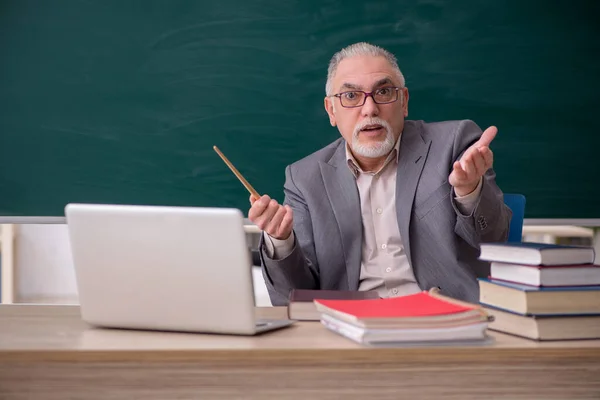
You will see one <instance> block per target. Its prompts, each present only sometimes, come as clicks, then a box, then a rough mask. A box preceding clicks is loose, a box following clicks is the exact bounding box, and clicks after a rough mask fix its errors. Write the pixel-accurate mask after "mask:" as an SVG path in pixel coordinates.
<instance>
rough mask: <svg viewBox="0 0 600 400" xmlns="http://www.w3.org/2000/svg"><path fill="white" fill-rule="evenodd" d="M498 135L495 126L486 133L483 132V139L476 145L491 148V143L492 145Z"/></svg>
mask: <svg viewBox="0 0 600 400" xmlns="http://www.w3.org/2000/svg"><path fill="white" fill-rule="evenodd" d="M497 133H498V128H496V127H495V126H490V127H489V128H487V129H486V130H485V131H483V133H482V134H481V137H480V138H479V140H478V141H477V142H476V143H475V145H476V146H477V147H484V146H486V147H487V146H489V145H490V143H492V140H494V138H495V137H496V134H497Z"/></svg>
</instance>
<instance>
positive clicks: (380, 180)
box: [264, 138, 482, 297]
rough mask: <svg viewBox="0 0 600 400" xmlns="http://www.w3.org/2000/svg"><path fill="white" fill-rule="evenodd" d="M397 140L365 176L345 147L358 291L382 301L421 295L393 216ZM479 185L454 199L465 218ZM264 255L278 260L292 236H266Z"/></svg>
mask: <svg viewBox="0 0 600 400" xmlns="http://www.w3.org/2000/svg"><path fill="white" fill-rule="evenodd" d="M399 154H400V138H398V141H397V142H396V145H395V146H394V149H393V150H392V151H391V152H390V154H389V155H388V157H387V159H386V161H385V163H384V165H383V166H382V167H381V168H380V169H379V170H378V171H376V172H364V171H362V170H361V169H360V167H359V166H358V163H357V162H356V160H355V159H354V157H353V156H352V153H351V151H350V149H349V147H348V145H347V144H346V159H347V161H348V168H350V170H351V171H352V173H353V175H354V177H355V178H356V185H357V187H358V192H359V195H360V209H361V217H362V225H363V242H362V259H361V266H360V282H359V290H377V291H378V292H379V295H380V296H381V297H395V296H402V295H407V294H412V293H417V292H419V291H421V288H420V287H419V285H418V284H417V281H416V279H415V276H414V273H413V270H412V268H411V266H410V264H409V262H408V258H407V256H406V252H405V251H404V244H403V241H402V237H401V236H400V233H399V232H400V231H399V228H398V218H397V216H396V175H397V172H398V168H397V167H398V157H399ZM481 184H482V181H481V180H480V181H479V185H477V188H476V189H475V190H474V191H473V192H472V193H470V194H468V195H466V196H462V197H455V199H456V201H457V205H458V206H459V208H460V210H461V211H462V212H463V213H464V214H470V213H471V211H472V210H473V207H474V206H475V203H476V201H477V198H478V196H479V193H480V191H481ZM264 242H265V247H266V252H267V255H268V256H269V257H271V258H275V259H280V258H284V257H285V256H287V255H288V254H289V253H290V252H291V251H292V250H293V246H294V233H293V232H292V234H291V235H290V237H289V238H287V239H286V240H278V239H275V238H272V237H270V236H269V235H265V241H264Z"/></svg>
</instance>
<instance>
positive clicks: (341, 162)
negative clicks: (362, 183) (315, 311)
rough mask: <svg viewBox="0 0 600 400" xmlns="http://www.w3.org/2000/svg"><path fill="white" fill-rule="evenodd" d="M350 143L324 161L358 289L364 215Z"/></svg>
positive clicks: (354, 287) (350, 284) (327, 187)
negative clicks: (348, 149) (349, 153)
mask: <svg viewBox="0 0 600 400" xmlns="http://www.w3.org/2000/svg"><path fill="white" fill-rule="evenodd" d="M345 145H346V143H345V142H344V141H341V144H340V146H339V147H338V149H337V150H336V152H335V154H334V155H333V157H332V158H331V160H329V162H327V163H325V162H320V163H319V164H320V168H321V175H322V176H323V182H324V183H325V191H326V192H327V196H328V197H329V201H330V203H331V207H332V208H333V213H334V215H335V219H336V221H337V224H338V227H339V229H340V235H341V238H342V247H343V249H344V258H345V262H346V271H347V275H348V288H349V290H358V281H359V278H360V260H361V251H362V218H361V212H360V199H359V194H358V188H357V187H356V180H355V179H354V176H353V175H352V172H351V171H350V168H348V164H347V161H346V148H345Z"/></svg>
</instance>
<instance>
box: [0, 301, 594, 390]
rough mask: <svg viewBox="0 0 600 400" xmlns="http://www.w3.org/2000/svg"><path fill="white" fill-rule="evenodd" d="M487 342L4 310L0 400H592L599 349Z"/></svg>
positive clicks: (307, 325)
mask: <svg viewBox="0 0 600 400" xmlns="http://www.w3.org/2000/svg"><path fill="white" fill-rule="evenodd" d="M257 313H258V314H259V315H261V316H273V314H279V315H283V314H284V313H285V310H284V309H281V308H269V309H262V310H258V312H257ZM265 314H266V315H265ZM493 337H494V338H495V342H494V343H493V344H491V345H486V346H483V347H437V348H436V347H424V348H410V347H405V348H387V349H375V348H366V347H361V346H359V345H357V344H355V343H353V342H351V341H350V340H348V339H345V338H343V337H340V336H337V335H335V334H334V333H332V332H329V331H327V330H326V329H325V328H324V327H322V326H321V325H320V324H319V323H317V322H304V323H296V324H295V325H293V326H292V327H290V328H286V329H283V330H279V331H274V332H271V333H267V334H264V335H262V336H256V337H235V336H225V335H222V336H221V335H202V334H185V333H162V332H143V331H120V330H105V329H93V328H90V327H88V326H87V325H86V324H84V323H83V322H81V321H80V319H79V308H78V307H77V306H51V305H45V306H27V305H4V306H0V399H3V400H11V399H28V400H31V399H45V400H58V399H61V400H62V399H82V398H85V399H96V398H97V399H111V400H114V399H137V398H143V399H175V398H177V399H200V398H201V399H207V398H214V397H218V398H226V397H230V398H244V399H282V398H286V399H287V398H298V399H312V398H320V399H323V398H324V399H334V398H346V397H352V398H354V397H356V398H363V399H364V398H372V399H377V400H380V399H387V398H393V399H399V398H402V399H411V398H418V399H427V398H435V399H439V398H443V399H484V398H494V399H499V398H501V399H508V398H510V399H515V398H519V399H584V398H585V399H599V398H600V341H575V342H551V343H537V342H534V341H529V340H524V339H518V338H515V337H512V336H506V335H502V334H493Z"/></svg>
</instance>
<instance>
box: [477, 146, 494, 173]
mask: <svg viewBox="0 0 600 400" xmlns="http://www.w3.org/2000/svg"><path fill="white" fill-rule="evenodd" d="M479 153H480V154H481V155H482V157H483V160H484V161H485V170H486V171H487V170H488V169H490V168H492V165H494V153H493V152H492V150H490V148H489V147H480V148H479Z"/></svg>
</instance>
